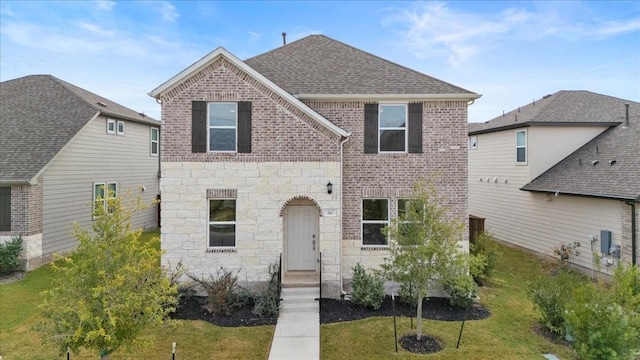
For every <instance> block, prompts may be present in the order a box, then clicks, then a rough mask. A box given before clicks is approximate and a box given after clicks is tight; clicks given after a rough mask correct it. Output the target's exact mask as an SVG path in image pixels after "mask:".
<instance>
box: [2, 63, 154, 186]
mask: <svg viewBox="0 0 640 360" xmlns="http://www.w3.org/2000/svg"><path fill="white" fill-rule="evenodd" d="M98 102H100V103H102V104H104V105H106V106H100V105H98ZM98 113H102V114H105V115H108V116H113V117H118V118H121V119H126V120H131V121H136V122H141V123H147V124H154V125H155V126H159V122H157V121H156V120H154V119H152V118H149V117H146V116H142V115H140V114H139V113H137V112H135V111H133V110H131V109H129V108H126V107H124V106H122V105H119V104H116V103H115V102H113V101H110V100H108V99H105V98H103V97H101V96H98V95H96V94H93V93H91V92H89V91H86V90H84V89H81V88H79V87H77V86H75V85H72V84H69V83H67V82H65V81H62V80H60V79H58V78H56V77H53V76H51V75H30V76H25V77H22V78H18V79H13V80H8V81H4V82H1V83H0V129H1V131H0V182H3V183H10V182H16V183H23V182H28V181H30V180H31V179H32V178H33V177H34V176H35V175H36V174H37V173H38V172H39V171H40V170H41V169H42V168H43V167H44V166H45V165H46V164H47V163H48V162H49V161H50V160H51V159H52V158H53V157H54V156H55V154H56V153H58V151H60V150H61V149H62V148H63V147H64V146H65V144H67V143H68V142H69V140H71V138H72V137H73V136H74V135H75V134H76V133H77V132H78V131H80V129H82V127H84V126H85V125H86V124H87V123H88V122H89V120H91V119H92V118H93V117H94V116H95V115H96V114H98Z"/></svg>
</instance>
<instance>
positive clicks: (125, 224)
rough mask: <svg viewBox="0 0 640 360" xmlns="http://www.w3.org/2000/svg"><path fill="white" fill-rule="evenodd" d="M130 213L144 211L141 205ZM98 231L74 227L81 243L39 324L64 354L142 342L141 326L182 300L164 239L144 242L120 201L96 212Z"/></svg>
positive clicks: (103, 351) (61, 267)
mask: <svg viewBox="0 0 640 360" xmlns="http://www.w3.org/2000/svg"><path fill="white" fill-rule="evenodd" d="M132 205H134V204H130V206H131V208H135V209H136V210H139V209H140V206H139V205H140V202H139V200H138V201H137V203H136V204H135V207H133V206H132ZM94 216H95V221H94V222H93V226H92V229H93V230H92V231H90V230H88V229H82V228H80V227H79V226H76V228H75V229H74V232H73V233H74V236H75V237H76V238H77V239H78V241H79V245H78V247H77V248H76V250H75V251H74V252H73V253H72V255H71V256H70V257H66V258H64V259H63V262H62V263H58V264H56V263H54V264H53V269H54V270H55V271H56V272H57V273H58V276H57V277H56V279H55V280H54V281H53V283H52V286H51V288H50V289H49V290H46V291H44V292H43V296H44V300H43V302H42V303H41V304H40V305H39V309H40V310H41V311H42V314H43V316H44V318H45V320H44V321H43V322H41V323H40V324H39V326H38V330H39V331H40V332H42V335H43V341H44V342H45V343H51V344H53V345H55V346H56V347H57V348H58V349H59V350H60V352H61V353H64V352H66V351H67V348H70V349H71V350H72V351H73V352H74V353H76V352H77V351H78V349H79V348H80V347H84V348H88V349H93V350H96V351H98V352H99V353H100V356H101V358H102V359H108V357H109V354H110V353H112V352H113V351H115V350H116V349H118V348H119V347H121V346H123V345H124V346H132V345H139V343H140V341H138V340H137V339H138V337H139V334H140V332H141V331H142V330H143V329H146V328H147V327H149V326H157V325H160V324H162V323H164V321H165V320H166V319H167V318H168V315H169V313H170V312H172V311H173V310H174V306H175V304H176V303H177V296H176V294H177V287H176V286H175V285H171V284H170V281H169V279H168V277H167V276H166V275H167V274H166V272H165V271H164V270H163V269H162V268H161V266H160V250H158V248H159V246H157V245H158V242H159V239H158V238H154V239H153V240H151V242H148V243H145V242H142V241H141V240H140V235H141V232H140V231H131V225H130V219H131V210H129V207H127V206H123V204H122V200H121V199H120V197H117V198H114V197H109V199H108V206H107V207H106V208H105V207H104V206H96V207H95V213H94Z"/></svg>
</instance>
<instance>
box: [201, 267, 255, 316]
mask: <svg viewBox="0 0 640 360" xmlns="http://www.w3.org/2000/svg"><path fill="white" fill-rule="evenodd" d="M189 277H191V279H193V280H194V281H196V282H197V283H198V284H199V285H200V286H202V288H203V289H204V290H205V291H206V292H207V303H206V304H205V306H204V308H205V309H207V311H209V312H210V313H212V314H213V315H216V316H220V315H226V316H229V315H231V311H232V310H233V309H234V308H236V307H239V306H241V305H242V304H243V300H244V299H243V296H242V289H241V288H240V286H239V285H238V272H234V271H233V270H225V269H224V268H220V269H219V270H218V273H217V274H216V276H214V275H210V276H209V278H208V279H199V278H196V277H193V276H191V275H190V276H189Z"/></svg>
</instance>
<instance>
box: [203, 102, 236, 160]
mask: <svg viewBox="0 0 640 360" xmlns="http://www.w3.org/2000/svg"><path fill="white" fill-rule="evenodd" d="M237 124H238V104H236V103H218V102H212V103H209V151H230V152H235V151H236V143H237V142H236V137H237V132H236V130H237Z"/></svg>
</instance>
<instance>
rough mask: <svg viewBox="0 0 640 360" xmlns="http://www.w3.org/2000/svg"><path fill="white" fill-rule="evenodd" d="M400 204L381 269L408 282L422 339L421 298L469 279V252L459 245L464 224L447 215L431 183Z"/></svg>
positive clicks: (421, 187)
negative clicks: (414, 300)
mask: <svg viewBox="0 0 640 360" xmlns="http://www.w3.org/2000/svg"><path fill="white" fill-rule="evenodd" d="M399 203H400V207H401V208H400V209H399V211H398V213H399V216H398V217H397V218H396V219H394V220H392V222H391V225H390V226H388V227H387V229H386V230H387V231H386V232H385V233H386V234H387V236H388V238H389V254H390V257H389V258H388V259H386V261H385V263H384V264H383V265H382V269H383V271H384V273H385V275H386V277H387V278H389V279H390V280H393V281H395V282H398V283H400V284H405V285H407V284H411V285H412V286H413V289H414V291H416V292H417V295H418V303H417V316H416V319H417V324H416V331H417V339H418V340H421V338H422V299H424V298H425V297H426V296H427V292H428V291H429V289H431V288H432V287H433V288H437V287H440V288H444V287H445V286H450V285H451V284H456V283H465V284H468V283H469V280H471V282H472V279H467V278H468V277H470V275H469V274H468V271H467V270H468V260H469V254H468V252H466V251H465V250H464V249H463V248H462V247H461V246H460V241H462V239H463V237H462V230H463V229H464V225H463V224H462V223H461V222H460V221H457V220H455V219H452V218H451V217H449V216H447V209H446V208H444V207H442V206H440V205H439V198H438V196H437V192H436V190H435V188H434V187H433V186H430V187H426V186H424V185H421V184H416V185H415V186H414V188H413V193H412V195H411V196H410V197H409V198H408V199H406V200H403V201H400V202H399ZM465 296H468V295H467V294H465Z"/></svg>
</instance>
